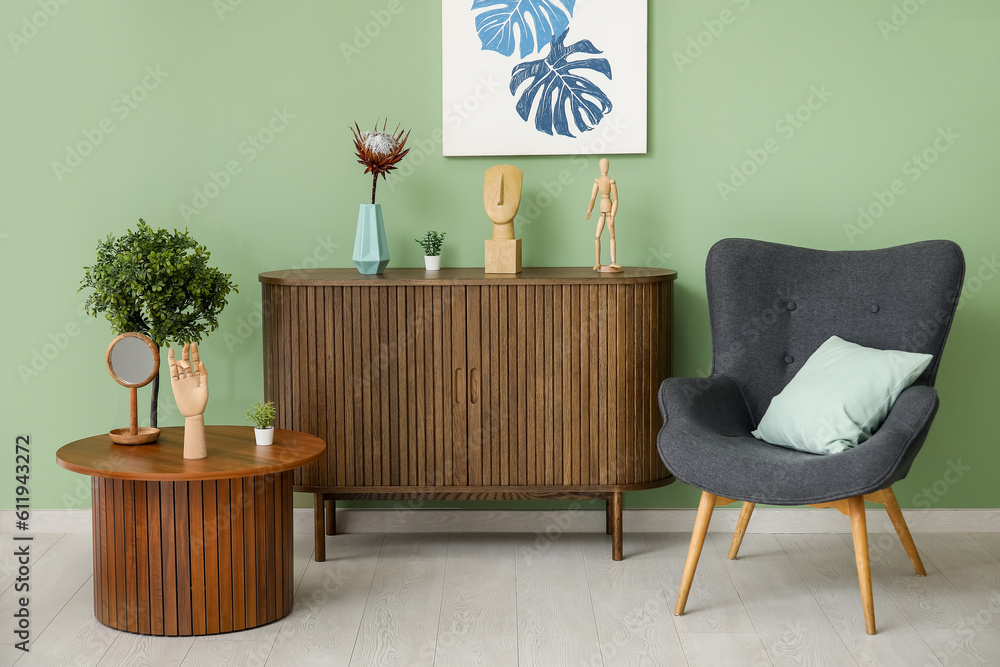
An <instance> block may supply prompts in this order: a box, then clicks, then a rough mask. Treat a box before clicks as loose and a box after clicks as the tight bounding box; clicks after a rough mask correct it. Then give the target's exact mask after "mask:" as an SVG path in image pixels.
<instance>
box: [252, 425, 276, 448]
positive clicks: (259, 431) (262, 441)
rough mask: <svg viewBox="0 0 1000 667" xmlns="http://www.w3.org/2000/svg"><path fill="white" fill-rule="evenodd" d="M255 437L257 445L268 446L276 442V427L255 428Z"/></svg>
mask: <svg viewBox="0 0 1000 667" xmlns="http://www.w3.org/2000/svg"><path fill="white" fill-rule="evenodd" d="M253 437H254V438H255V439H256V440H257V445H258V446H259V447H266V446H268V445H273V444H274V428H273V427H272V428H256V427H254V429H253Z"/></svg>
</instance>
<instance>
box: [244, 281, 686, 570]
mask: <svg viewBox="0 0 1000 667" xmlns="http://www.w3.org/2000/svg"><path fill="white" fill-rule="evenodd" d="M675 277H676V274H675V273H674V272H673V271H665V270H655V269H654V270H646V269H626V271H625V272H624V273H623V274H598V273H596V272H594V271H592V270H590V269H585V268H580V269H556V268H551V269H546V268H535V269H525V270H524V271H523V272H522V273H519V274H515V275H490V276H486V275H485V274H484V273H483V271H482V269H445V270H442V271H438V272H425V271H424V270H422V269H389V270H387V271H386V272H385V273H384V274H383V275H381V276H365V275H361V274H359V273H358V272H356V271H354V270H353V269H314V270H300V271H274V272H269V273H262V274H261V275H260V281H261V283H263V287H262V289H263V314H264V392H265V396H266V397H267V399H268V400H272V401H274V402H275V403H276V405H277V408H278V421H277V426H278V427H279V428H286V429H293V430H299V431H305V432H307V433H312V434H315V435H317V436H319V437H321V438H323V439H324V440H326V441H327V443H328V450H327V457H326V458H325V460H321V461H319V462H318V463H315V464H312V465H310V466H307V467H305V468H302V469H299V470H297V471H296V472H295V478H294V483H295V488H296V490H297V491H305V492H311V493H314V494H316V508H317V518H316V522H317V560H323V558H325V540H324V538H323V535H322V530H323V528H324V520H325V521H326V523H327V525H326V529H327V532H328V533H330V534H332V533H333V532H334V529H335V526H334V525H333V521H334V519H333V517H334V516H335V515H334V513H333V511H332V510H333V504H334V503H335V501H336V500H337V499H349V498H406V497H420V498H442V499H488V498H593V497H599V498H606V499H607V500H608V527H609V533H612V534H613V536H614V539H613V552H614V557H615V558H620V554H621V493H622V492H623V491H628V490H635V489H646V488H652V487H655V486H661V485H664V484H667V483H669V482H671V481H673V478H672V477H671V476H670V473H669V472H668V471H667V470H666V468H665V467H664V466H663V463H662V462H661V461H660V457H659V455H658V454H657V451H656V433H657V431H658V429H659V426H660V422H661V420H660V415H659V411H658V409H657V406H656V390H657V388H658V387H659V385H660V383H661V382H662V380H663V379H664V378H665V377H667V376H668V375H669V374H670V349H671V313H672V307H673V299H672V286H673V280H674V278H675ZM324 500H325V501H327V507H326V510H325V517H324V503H323V501H324Z"/></svg>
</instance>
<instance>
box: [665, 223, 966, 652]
mask: <svg viewBox="0 0 1000 667" xmlns="http://www.w3.org/2000/svg"><path fill="white" fill-rule="evenodd" d="M706 275H707V280H708V305H709V316H710V321H711V329H712V374H711V376H710V377H708V378H686V379H681V378H671V379H667V380H666V381H664V382H663V385H662V386H661V387H660V392H659V401H660V411H661V412H662V413H663V419H664V424H663V428H662V429H661V430H660V433H659V436H658V441H657V444H658V448H659V452H660V457H661V458H662V459H663V462H664V463H665V464H666V466H667V468H668V469H670V471H671V472H672V473H673V474H674V475H675V476H676V477H677V479H680V480H681V481H684V482H687V483H688V484H691V485H692V486H695V487H697V488H699V489H701V490H702V495H701V501H700V504H699V507H698V515H697V519H696V521H695V527H694V532H693V534H692V537H691V546H690V548H689V550H688V556H687V563H686V565H685V568H684V575H683V578H682V581H681V588H680V591H679V592H678V595H677V605H676V607H675V609H674V613H675V614H677V615H680V614H682V613H683V612H684V606H685V604H686V602H687V596H688V592H689V591H690V589H691V582H692V580H693V579H694V573H695V569H696V568H697V566H698V558H699V556H700V555H701V548H702V545H703V544H704V540H705V534H706V532H707V530H708V525H709V522H710V521H711V518H712V511H713V509H714V508H715V507H716V506H719V505H726V504H730V503H733V502H737V501H743V509H742V512H741V513H740V518H739V521H738V525H737V529H736V533H735V534H734V536H733V541H732V546H731V547H730V551H729V558H736V555H737V553H738V551H739V547H740V543H741V541H742V539H743V535H744V533H745V532H746V528H747V524H748V522H749V521H750V517H751V514H752V513H753V508H754V505H755V504H756V503H768V504H772V505H813V506H819V507H835V508H836V509H838V510H839V511H840V512H842V513H843V514H845V515H847V516H850V518H851V532H852V534H853V537H854V550H855V555H856V561H857V567H858V581H859V584H860V587H861V598H862V603H863V608H864V616H865V629H866V631H867V632H868V633H869V634H875V612H874V605H873V601H872V592H871V591H872V589H871V575H870V570H869V564H868V533H867V527H866V525H865V513H864V501H865V500H869V501H874V502H878V503H882V504H883V505H884V506H885V509H886V512H887V513H888V515H889V517H890V519H891V520H892V523H893V525H894V526H895V528H896V532H897V534H898V535H899V538H900V540H901V541H902V543H903V546H904V547H905V548H906V552H907V554H908V555H909V557H910V560H911V562H912V563H913V568H914V570H915V571H916V573H917V574H918V575H924V574H925V572H924V567H923V564H922V563H921V562H920V556H919V554H918V553H917V549H916V547H915V546H914V544H913V539H912V537H911V536H910V533H909V530H908V529H907V526H906V522H905V521H904V519H903V515H902V513H901V512H900V510H899V505H898V504H897V503H896V499H895V496H894V495H893V492H892V488H891V487H892V485H893V484H894V483H895V482H897V481H899V480H901V479H903V478H904V477H905V476H906V474H907V472H908V471H909V469H910V465H911V464H912V463H913V460H914V457H915V456H916V455H917V452H918V451H919V450H920V447H921V445H922V444H923V442H924V440H925V438H926V437H927V432H928V430H929V429H930V426H931V422H932V421H933V419H934V414H935V413H936V411H937V408H938V397H937V391H936V390H935V389H934V379H935V376H936V375H937V370H938V366H939V364H940V360H941V352H942V350H943V349H944V345H945V340H946V339H947V337H948V331H949V329H950V327H951V322H952V319H953V317H954V314H955V309H956V307H957V304H958V296H959V295H960V293H961V289H962V284H963V280H964V275H965V260H964V257H963V255H962V250H961V249H960V248H959V247H958V245H956V244H955V243H952V242H950V241H926V242H922V243H912V244H909V245H903V246H898V247H894V248H886V249H883V250H866V251H838V252H828V251H819V250H809V249H805V248H796V247H791V246H785V245H778V244H774V243H765V242H762V241H752V240H747V239H726V240H723V241H720V242H718V243H717V244H715V246H714V247H713V248H712V249H711V251H710V252H709V255H708V261H707V265H706ZM831 335H838V336H840V337H841V338H843V339H845V340H849V341H852V342H854V343H857V344H859V345H864V346H866V347H874V348H879V349H895V350H906V351H910V352H922V353H929V354H932V355H934V358H933V360H932V361H931V363H930V365H929V366H928V367H927V368H926V370H925V371H924V372H923V374H922V375H921V376H920V377H919V378H918V379H917V381H916V382H915V383H914V384H913V386H911V387H909V388H908V389H906V390H905V391H903V393H902V394H901V395H900V396H899V398H898V399H897V401H896V403H895V404H894V405H893V407H892V409H891V410H890V412H889V415H888V417H887V418H886V420H885V422H884V423H883V424H882V426H881V428H879V429H878V430H877V431H876V432H875V433H874V434H873V436H872V437H871V438H870V439H869V440H867V441H865V442H864V443H862V444H861V445H860V446H858V447H855V448H853V449H850V450H848V451H846V452H843V453H840V454H832V455H825V456H820V455H816V454H808V453H804V452H800V451H797V450H793V449H787V448H784V447H778V446H775V445H770V444H768V443H766V442H763V441H761V440H757V439H756V438H754V437H753V436H751V435H750V432H751V431H752V430H753V429H755V428H756V427H757V424H758V423H759V422H760V419H761V417H762V416H763V415H764V412H765V411H766V410H767V407H768V405H769V403H770V401H771V399H772V398H773V397H774V396H775V395H776V394H778V393H779V392H780V391H781V390H782V389H783V388H784V386H785V385H786V384H787V383H788V382H789V380H791V379H792V377H793V376H794V375H795V373H796V372H797V371H798V370H799V368H801V367H802V365H803V363H805V361H806V359H808V358H809V356H810V355H811V354H812V353H813V352H814V351H815V350H816V349H817V348H818V347H819V346H820V345H821V344H822V343H823V342H824V341H825V340H826V339H827V338H829V337H830V336H831Z"/></svg>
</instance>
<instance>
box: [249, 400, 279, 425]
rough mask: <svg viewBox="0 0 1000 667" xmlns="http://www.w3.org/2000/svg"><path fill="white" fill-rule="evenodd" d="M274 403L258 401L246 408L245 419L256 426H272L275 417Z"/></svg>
mask: <svg viewBox="0 0 1000 667" xmlns="http://www.w3.org/2000/svg"><path fill="white" fill-rule="evenodd" d="M275 412H276V410H275V408H274V403H272V402H271V401H268V402H266V403H265V402H263V401H258V402H257V403H254V404H253V406H251V408H250V409H249V410H247V419H248V420H249V421H251V422H253V425H254V426H255V427H257V428H272V427H273V426H274V417H275Z"/></svg>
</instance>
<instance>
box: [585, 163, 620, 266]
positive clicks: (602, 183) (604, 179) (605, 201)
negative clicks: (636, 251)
mask: <svg viewBox="0 0 1000 667" xmlns="http://www.w3.org/2000/svg"><path fill="white" fill-rule="evenodd" d="M600 165H601V176H600V178H597V179H594V190H593V191H592V192H591V194H590V207H589V208H587V220H590V213H591V212H592V211H593V210H594V202H595V201H596V200H597V195H598V194H600V195H601V218H600V220H598V221H597V234H596V235H595V236H594V255H595V256H596V259H595V260H594V261H595V262H596V263H595V264H594V271H601V272H602V273H621V272H622V271H623V269H622V267H620V266H618V262H617V261H616V253H615V250H616V249H615V214H617V213H618V186H617V185H615V181H614V179H612V178H608V168H609V167H610V163H609V162H608V159H607V158H601V162H600ZM605 223H607V225H608V236H610V237H611V264H609V265H608V266H601V232H603V231H604V224H605Z"/></svg>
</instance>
